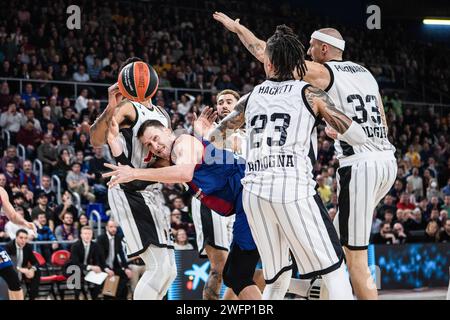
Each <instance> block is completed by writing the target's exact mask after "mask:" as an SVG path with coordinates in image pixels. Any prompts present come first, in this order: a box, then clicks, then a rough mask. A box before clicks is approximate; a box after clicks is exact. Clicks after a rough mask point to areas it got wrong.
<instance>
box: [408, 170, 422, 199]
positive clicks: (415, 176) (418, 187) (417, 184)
mask: <svg viewBox="0 0 450 320" xmlns="http://www.w3.org/2000/svg"><path fill="white" fill-rule="evenodd" d="M406 182H407V183H411V184H412V188H413V190H412V191H413V192H414V195H415V196H416V198H422V197H423V180H422V178H421V177H420V176H419V169H418V168H413V170H412V175H410V176H409V177H408V178H406Z"/></svg>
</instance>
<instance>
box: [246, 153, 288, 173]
mask: <svg viewBox="0 0 450 320" xmlns="http://www.w3.org/2000/svg"><path fill="white" fill-rule="evenodd" d="M281 167H282V168H293V167H294V155H292V154H278V155H269V156H265V157H262V158H261V159H259V160H256V161H248V162H247V168H248V171H262V170H266V169H268V168H281Z"/></svg>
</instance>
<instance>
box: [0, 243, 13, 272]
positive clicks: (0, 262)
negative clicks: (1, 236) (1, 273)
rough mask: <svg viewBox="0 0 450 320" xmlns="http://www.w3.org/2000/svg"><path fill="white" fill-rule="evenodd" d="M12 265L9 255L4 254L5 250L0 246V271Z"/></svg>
mask: <svg viewBox="0 0 450 320" xmlns="http://www.w3.org/2000/svg"><path fill="white" fill-rule="evenodd" d="M12 265H13V263H12V261H11V258H10V257H9V254H8V253H7V252H6V250H5V248H3V247H2V246H0V269H3V268H6V267H11V266H12Z"/></svg>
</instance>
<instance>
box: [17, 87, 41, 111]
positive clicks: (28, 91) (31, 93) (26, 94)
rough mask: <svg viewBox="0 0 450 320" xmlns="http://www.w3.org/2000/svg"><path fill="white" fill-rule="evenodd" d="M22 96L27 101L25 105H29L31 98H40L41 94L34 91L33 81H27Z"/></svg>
mask: <svg viewBox="0 0 450 320" xmlns="http://www.w3.org/2000/svg"><path fill="white" fill-rule="evenodd" d="M21 98H22V100H23V101H25V105H27V106H29V104H30V99H31V98H35V99H39V96H38V95H37V94H36V93H35V92H34V91H33V85H32V84H31V83H27V84H26V85H25V92H23V93H22V95H21Z"/></svg>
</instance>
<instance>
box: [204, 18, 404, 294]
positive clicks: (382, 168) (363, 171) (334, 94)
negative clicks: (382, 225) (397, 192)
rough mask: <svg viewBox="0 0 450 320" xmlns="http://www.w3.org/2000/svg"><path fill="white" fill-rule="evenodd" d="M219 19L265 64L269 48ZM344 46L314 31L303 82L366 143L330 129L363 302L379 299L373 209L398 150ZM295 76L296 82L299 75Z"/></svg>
mask: <svg viewBox="0 0 450 320" xmlns="http://www.w3.org/2000/svg"><path fill="white" fill-rule="evenodd" d="M213 16H214V19H216V20H217V21H219V22H221V23H222V24H223V25H224V26H225V27H226V28H227V29H228V30H230V31H232V32H234V33H236V34H237V35H238V37H239V39H240V40H241V41H242V43H243V44H244V45H245V47H246V48H247V49H248V50H249V51H250V52H251V53H252V54H253V55H254V56H255V57H256V58H257V59H258V60H259V61H260V62H264V57H265V55H266V50H265V48H266V43H265V42H264V41H262V40H260V39H258V38H256V36H255V35H254V34H253V33H252V32H251V31H250V30H248V29H247V28H246V27H244V26H243V25H241V24H240V23H239V19H236V20H235V21H233V20H232V19H230V18H229V17H228V16H226V15H225V14H223V13H219V12H216V13H215V14H214V15H213ZM344 48H345V41H344V40H343V39H342V36H341V34H340V33H339V32H338V31H337V30H335V29H332V28H324V29H320V30H318V31H315V32H313V34H312V35H311V40H310V47H309V49H308V55H310V56H311V58H312V60H313V61H306V67H307V70H306V72H305V75H304V78H303V79H304V80H305V81H307V82H309V83H311V84H312V85H314V86H315V87H317V88H320V89H322V90H324V91H326V92H328V94H329V95H330V97H331V98H332V99H333V101H334V102H335V103H336V104H337V106H336V107H337V108H338V109H339V110H340V111H341V112H343V113H344V114H346V115H347V116H348V117H350V118H352V119H353V121H355V122H357V123H358V124H360V125H361V126H362V127H363V129H364V131H365V132H366V135H367V141H366V143H364V144H363V145H360V146H351V145H349V144H348V143H346V142H345V141H342V140H341V139H339V138H338V137H337V135H336V132H333V130H331V129H329V128H326V133H327V134H328V135H329V136H330V137H331V138H333V139H335V144H334V146H335V149H336V154H337V158H338V159H339V165H340V167H339V169H338V171H337V182H338V206H339V207H338V213H337V215H336V218H335V220H334V225H335V227H336V229H337V231H338V234H339V236H340V241H341V244H342V245H343V246H344V250H345V254H346V261H347V265H348V269H349V273H350V278H351V281H352V285H353V289H354V291H355V294H356V297H357V298H358V299H376V298H377V296H378V293H377V290H376V286H375V284H374V281H373V279H372V277H371V275H370V271H369V268H368V258H367V247H368V244H369V237H370V230H371V224H372V214H373V210H374V209H375V207H376V206H377V204H378V203H379V202H380V200H381V199H382V198H383V197H384V196H385V195H386V193H387V192H388V191H389V189H390V188H391V186H392V184H393V183H394V181H395V177H396V175H397V165H396V160H395V157H394V152H395V148H394V146H393V145H392V144H391V143H390V142H389V140H388V138H387V132H388V127H387V124H386V119H385V114H384V108H383V103H382V99H381V97H380V94H379V89H378V84H377V82H376V80H375V79H374V77H373V76H372V74H371V73H370V72H369V71H368V70H367V69H366V68H364V67H363V66H361V65H359V64H356V63H354V62H351V61H343V60H342V54H343V51H344ZM294 76H295V77H297V74H296V72H294Z"/></svg>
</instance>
